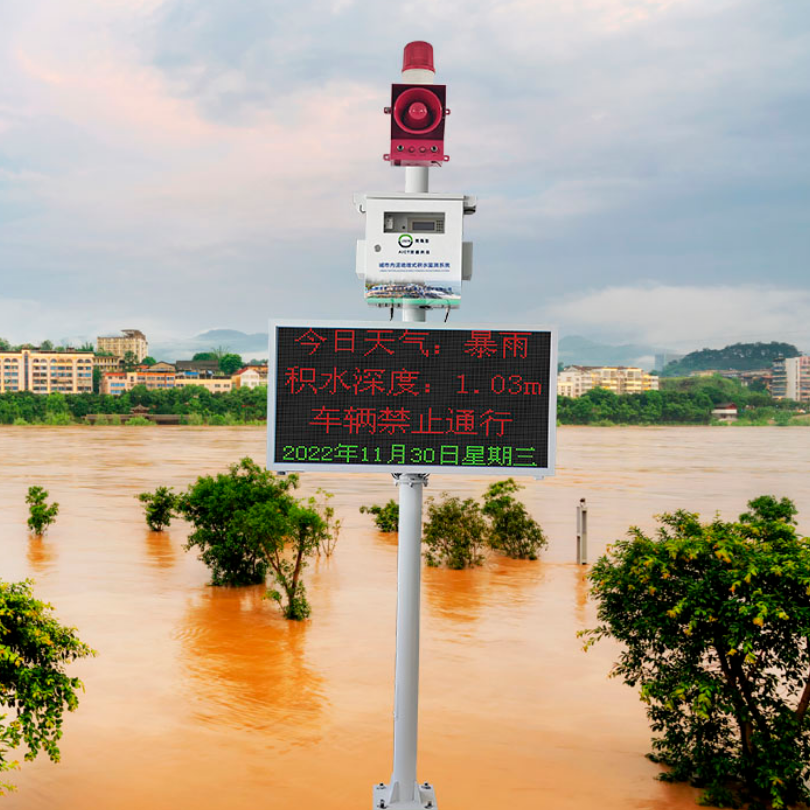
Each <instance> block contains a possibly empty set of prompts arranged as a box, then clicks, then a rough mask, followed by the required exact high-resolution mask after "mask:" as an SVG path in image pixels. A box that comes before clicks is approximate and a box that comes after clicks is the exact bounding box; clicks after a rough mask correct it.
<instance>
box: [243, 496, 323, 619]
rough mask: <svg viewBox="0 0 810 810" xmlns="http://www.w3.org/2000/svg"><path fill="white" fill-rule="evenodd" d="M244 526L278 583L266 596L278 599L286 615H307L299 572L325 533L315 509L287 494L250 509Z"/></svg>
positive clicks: (304, 590)
mask: <svg viewBox="0 0 810 810" xmlns="http://www.w3.org/2000/svg"><path fill="white" fill-rule="evenodd" d="M244 530H245V534H246V535H248V536H250V537H251V538H252V539H253V540H254V541H255V542H256V543H257V545H259V546H260V547H261V548H262V549H263V551H264V554H265V559H266V560H267V563H268V565H269V566H270V571H271V573H272V575H273V579H274V580H275V582H276V585H277V586H278V587H277V588H271V589H270V590H268V592H267V595H268V597H269V598H271V599H273V600H274V601H276V602H278V604H279V606H280V607H281V610H282V612H283V613H284V616H285V617H286V618H288V619H294V620H298V621H300V620H301V619H306V618H307V617H308V616H309V615H310V613H311V612H312V608H311V607H310V604H309V602H308V601H307V597H306V588H305V587H304V583H303V580H302V579H301V574H302V573H303V570H304V568H305V567H306V565H307V558H308V557H310V556H312V554H314V553H315V552H316V550H317V548H318V545H319V543H320V542H321V541H322V539H323V537H324V535H325V533H326V523H325V522H324V520H323V518H322V517H321V515H320V514H319V513H318V510H317V509H316V508H314V505H313V504H312V503H309V504H302V503H301V502H300V501H298V500H296V499H295V498H293V497H292V496H289V495H287V496H286V497H285V498H278V499H276V500H275V501H274V502H273V501H268V502H265V503H261V504H257V505H256V506H255V507H253V508H252V509H251V510H249V511H248V512H247V513H246V514H245V516H244ZM279 589H280V590H279ZM285 600H286V601H285Z"/></svg>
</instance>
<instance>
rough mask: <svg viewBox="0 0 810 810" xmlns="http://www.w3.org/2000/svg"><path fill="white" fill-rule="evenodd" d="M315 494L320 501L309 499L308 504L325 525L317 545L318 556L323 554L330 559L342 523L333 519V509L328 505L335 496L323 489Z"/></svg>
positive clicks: (338, 537)
mask: <svg viewBox="0 0 810 810" xmlns="http://www.w3.org/2000/svg"><path fill="white" fill-rule="evenodd" d="M317 494H318V495H319V496H320V497H321V498H322V500H321V501H318V500H317V498H311V499H310V503H312V504H313V506H315V508H316V509H317V510H318V512H319V513H320V515H321V517H322V518H323V522H324V524H325V526H324V532H323V537H322V538H321V540H320V542H319V543H318V554H320V553H321V552H323V553H324V554H325V555H326V556H327V557H331V556H332V554H334V552H335V546H336V545H337V542H338V540H339V539H340V528H341V526H342V525H343V521H342V520H338V519H336V518H335V507H334V506H331V505H330V501H331V500H332V498H334V497H335V494H334V493H333V492H327V491H326V490H325V489H318V490H317Z"/></svg>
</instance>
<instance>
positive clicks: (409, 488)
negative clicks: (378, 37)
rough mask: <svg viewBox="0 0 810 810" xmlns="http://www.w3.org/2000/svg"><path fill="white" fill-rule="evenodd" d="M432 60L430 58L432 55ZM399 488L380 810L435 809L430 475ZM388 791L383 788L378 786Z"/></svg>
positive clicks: (420, 316)
mask: <svg viewBox="0 0 810 810" xmlns="http://www.w3.org/2000/svg"><path fill="white" fill-rule="evenodd" d="M431 61H432V57H431ZM433 75H434V74H433V71H432V70H426V69H418V68H417V69H413V68H411V69H409V70H403V71H402V81H403V82H406V83H412V84H426V83H430V84H432V83H433ZM428 172H429V169H428V167H427V166H406V167H405V193H406V194H425V193H427V191H428V188H429V174H428ZM426 313H427V310H426V309H425V308H422V307H419V306H408V305H407V304H405V305H403V307H402V320H403V321H411V322H419V321H425V320H426ZM394 479H395V480H396V481H397V484H398V485H399V539H398V548H397V639H396V663H395V674H394V679H395V680H394V768H393V771H392V773H391V782H390V783H389V785H388V786H387V790H385V794H386V795H385V797H384V798H377V797H378V794H377V793H376V792H375V801H376V802H377V806H379V807H383V808H389V807H390V808H391V810H422V808H426V807H435V805H436V800H435V795H434V793H433V788H432V787H431V786H430V785H429V784H428V783H427V782H426V783H424V785H419V784H418V783H417V779H416V757H417V750H418V731H419V620H420V612H421V588H422V495H423V491H424V488H425V486H426V485H427V480H428V475H427V473H402V474H400V475H395V476H394ZM379 787H380V788H381V789H383V790H384V789H385V786H384V785H380V786H379Z"/></svg>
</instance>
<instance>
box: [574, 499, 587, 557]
mask: <svg viewBox="0 0 810 810" xmlns="http://www.w3.org/2000/svg"><path fill="white" fill-rule="evenodd" d="M587 564H588V507H587V505H586V503H585V498H580V499H579V505H578V506H577V565H587Z"/></svg>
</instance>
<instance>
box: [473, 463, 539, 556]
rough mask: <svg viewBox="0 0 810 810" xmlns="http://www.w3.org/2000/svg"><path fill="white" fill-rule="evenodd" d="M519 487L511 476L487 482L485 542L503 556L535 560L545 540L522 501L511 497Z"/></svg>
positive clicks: (520, 487)
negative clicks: (488, 524) (487, 521)
mask: <svg viewBox="0 0 810 810" xmlns="http://www.w3.org/2000/svg"><path fill="white" fill-rule="evenodd" d="M521 489H523V487H522V486H520V484H517V483H516V482H515V480H514V478H507V479H506V480H505V481H496V482H495V483H494V484H490V486H489V487H487V490H486V492H485V493H484V508H483V510H482V511H483V513H484V515H486V517H488V518H489V521H490V529H489V534H488V537H487V542H488V544H489V546H490V547H491V548H493V549H495V550H496V551H500V552H502V553H503V554H505V555H506V556H507V557H513V558H515V559H519V560H536V559H537V554H538V552H539V551H540V549H542V548H545V547H546V546H547V545H548V540H547V539H546V536H545V534H543V529H542V528H541V526H540V524H539V523H538V522H537V521H536V520H534V519H533V518H532V516H531V515H530V514H529V513H528V511H527V510H526V507H525V505H524V504H522V503H521V502H520V501H518V500H516V499H515V498H514V497H512V496H513V495H514V494H515V493H516V492H519V491H520V490H521Z"/></svg>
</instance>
